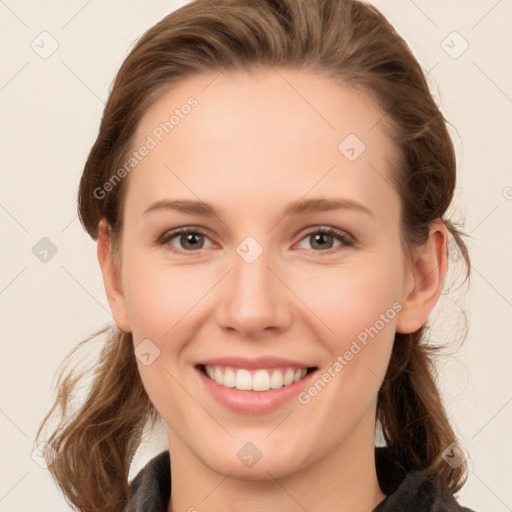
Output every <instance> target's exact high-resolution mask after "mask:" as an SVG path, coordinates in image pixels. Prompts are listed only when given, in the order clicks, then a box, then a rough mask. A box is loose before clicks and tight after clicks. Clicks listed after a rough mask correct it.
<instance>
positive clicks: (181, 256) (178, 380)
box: [98, 69, 447, 512]
mask: <svg viewBox="0 0 512 512" xmlns="http://www.w3.org/2000/svg"><path fill="white" fill-rule="evenodd" d="M285 78H286V80H285ZM297 91H299V92H300V94H298V92H297ZM190 96H194V97H195V98H197V100H198V106H197V107H196V108H195V109H193V110H192V111H191V113H190V114H188V115H187V116H186V117H185V118H184V119H181V120H180V123H179V125H177V126H176V127H175V128H174V129H173V131H172V132H171V133H170V134H169V135H168V136H166V137H164V138H163V140H162V141H161V142H160V143H159V144H158V145H157V147H156V148H154V149H152V150H151V151H150V152H149V154H148V155H147V156H146V157H145V158H144V159H143V160H142V161H141V162H140V163H139V164H138V165H137V167H136V168H135V169H134V170H133V171H132V172H131V174H130V175H129V178H128V179H129V182H128V187H127V193H126V196H125V203H124V205H125V215H124V219H123V237H122V243H121V248H120V258H121V260H120V261H121V263H120V265H119V266H118V268H116V267H115V265H114V263H113V260H112V254H111V251H110V249H111V245H110V239H109V237H108V233H107V230H106V224H105V223H104V222H103V221H102V223H101V224H100V227H101V235H100V237H99V240H98V259H99V262H100V266H101V269H102V273H103V278H104V284H105V289H106V293H107V297H108V300H109V303H110V307H111V310H112V314H113V316H114V318H115V320H116V323H117V325H118V327H119V328H120V329H122V330H124V331H131V332H132V334H133V338H134V346H135V347H137V346H138V345H139V344H140V343H141V342H142V341H143V340H145V339H150V340H151V342H152V343H154V344H155V345H156V346H157V347H158V348H159V350H160V355H159V357H157V358H156V359H155V360H154V361H153V362H152V363H151V364H150V365H148V366H145V365H143V364H141V363H140V362H138V365H139V371H140V375H141V377H142V380H143V384H144V387H145V389H146V390H147V393H148V395H149V397H150V399H151V401H152V402H153V404H154V405H155V407H156V409H157V411H158V412H159V414H160V415H161V416H162V418H163V419H164V421H165V423H166V425H167V433H168V442H169V447H170V452H171V461H172V475H173V476H172V497H171V501H170V503H169V508H168V510H169V511H175V512H178V511H180V512H181V511H187V510H198V511H200V512H203V511H204V512H206V511H216V510H224V511H228V512H229V511H235V510H237V511H238V510H244V511H246V512H256V511H258V512H259V511H265V512H268V511H271V510H276V511H277V510H279V511H287V512H296V511H303V510H304V509H306V510H308V512H316V511H320V510H322V511H325V510H337V511H341V512H348V511H351V512H354V511H361V512H366V511H370V510H372V509H373V508H374V507H375V506H376V505H377V504H378V503H379V502H380V501H381V500H382V499H384V497H385V495H384V494H383V493H382V491H381V490H380V488H379V485H378V480H377V476H376V472H375V464H374V433H375V407H376V397H377V393H378V390H379V387H380V385H381V383H382V379H383V377H384V375H385V372H386V368H387V365H388V362H389V358H390V355H391V349H392V345H393V339H394V334H395V332H396V331H398V332H404V333H405V332H412V331H415V330H417V329H419V328H420V327H421V326H422V325H423V324H424V322H425V321H426V319H427V317H428V315H429V313H430V312H431V311H432V309H433V308H434V306H435V303H436V302H437V299H438V297H439V294H440V292H441V289H442V283H443V279H444V275H445V272H446V237H447V232H446V228H445V226H444V225H443V224H442V223H441V222H440V221H438V222H434V223H433V224H432V226H431V228H430V235H429V238H428V241H427V243H426V244H425V245H424V246H422V247H416V248H413V249H414V250H413V252H412V256H411V257H409V255H408V254H407V255H406V254H405V253H404V251H403V248H402V245H401V239H400V230H399V218H400V217H399V215H400V198H399V196H398V194H397V192H396V190H395V189H394V188H393V187H392V186H391V185H390V183H391V180H392V178H391V176H392V174H391V173H392V172H393V169H392V162H393V160H394V158H395V157H396V149H395V147H394V146H393V144H392V141H391V140H390V139H389V138H388V135H387V133H386V131H385V128H384V123H378V121H379V120H380V119H382V117H383V116H384V113H383V112H382V111H381V110H380V108H379V107H378V106H377V105H376V103H375V102H374V101H373V99H372V98H371V97H370V96H369V95H368V94H366V93H364V92H360V91H356V90H354V89H350V88H348V87H347V86H345V85H341V84H339V83H336V82H334V81H332V80H331V79H329V78H326V77H322V76H319V75H316V74H314V73H313V72H310V71H306V70H301V71H298V70H280V71H279V72H277V71H276V70H273V69H259V70H253V71H251V72H250V73H246V72H232V73H230V74H225V73H223V74H217V73H216V74H205V75H198V76H194V77H191V78H187V79H186V80H185V81H182V82H181V83H179V84H177V85H173V87H171V88H169V89H168V90H167V91H166V92H165V94H164V95H163V96H162V97H160V98H159V99H158V100H157V101H156V102H155V103H154V104H153V105H152V106H151V107H150V108H149V110H148V111H147V112H146V113H145V115H144V117H143V119H142V120H141V122H140V124H139V126H138V128H137V134H136V138H135V140H134V143H133V147H134V148H138V147H140V146H141V145H142V144H143V143H144V140H145V139H146V137H147V136H148V134H151V132H152V130H153V129H154V128H155V126H157V125H158V124H159V123H160V122H162V121H163V120H165V119H167V118H168V117H169V113H172V111H173V110H174V109H175V108H179V107H180V106H181V105H182V104H183V103H185V102H186V100H187V98H189V97H190ZM305 99H306V100H307V101H305ZM377 123H378V124H377ZM351 133H352V134H356V135H357V136H358V137H359V139H361V140H362V141H363V142H364V144H365V146H366V150H365V151H364V152H363V153H362V154H361V155H360V156H359V157H358V158H357V159H356V160H355V161H353V162H350V161H349V160H348V159H347V158H345V156H344V155H343V154H342V153H341V152H340V151H339V150H338V145H339V144H340V142H341V141H342V140H343V139H344V138H345V137H346V136H347V135H348V134H351ZM164 164H165V165H164ZM379 175H380V176H379ZM334 197H338V198H344V199H349V200H352V201H356V202H358V203H360V204H362V205H363V206H365V207H366V208H368V209H369V210H370V211H371V213H370V214H369V213H365V212H363V211H358V210H356V209H347V208H345V209H339V210H332V211H323V212H315V213H301V214H296V215H288V216H285V217H283V216H282V214H281V211H282V209H283V207H284V206H285V205H286V204H288V203H289V202H291V201H294V200H298V199H309V198H334ZM178 198H179V199H189V200H199V198H200V200H202V201H204V202H206V203H209V204H211V205H212V206H213V207H214V208H215V211H216V216H213V217H205V216H201V215H198V214H187V213H181V212H176V211H173V210H159V211H154V212H152V213H149V214H144V213H143V212H144V211H145V210H146V209H147V208H148V207H149V206H150V205H151V204H153V203H154V202H155V201H158V200H162V199H178ZM184 226H193V227H197V228H199V227H200V228H202V229H203V230H204V231H206V234H207V236H206V237H205V238H202V237H200V236H199V240H198V241H197V240H196V241H195V242H194V241H193V243H195V244H196V247H201V243H203V247H202V248H199V249H194V248H192V249H190V246H187V245H186V239H185V241H184V240H183V238H182V239H181V243H180V237H179V236H175V237H174V238H172V240H170V241H168V242H167V245H166V246H156V245H155V244H154V242H155V241H156V240H157V239H158V238H159V237H160V236H161V235H162V234H163V233H165V232H166V231H170V230H171V229H174V228H179V227H184ZM325 227H335V228H338V229H340V230H343V231H345V232H346V233H348V234H350V236H351V237H352V238H353V239H355V241H356V243H355V244H354V245H352V246H351V245H345V244H344V243H343V242H341V241H339V240H338V239H336V238H329V237H328V239H327V241H326V244H325V245H324V246H322V247H325V249H324V248H322V247H320V248H319V246H318V245H315V239H314V237H312V236H310V235H314V234H315V233H318V231H320V232H322V230H321V229H320V228H325ZM249 235H250V236H252V237H253V238H254V239H255V240H256V241H257V242H258V244H259V245H260V246H261V247H262V248H263V253H262V254H261V255H260V256H259V257H258V258H257V259H256V260H255V261H254V262H252V263H250V264H249V263H247V262H246V261H245V260H244V259H242V258H241V257H240V256H239V255H238V254H237V252H236V248H237V246H238V245H239V244H240V242H242V240H244V238H245V237H247V236H249ZM183 243H185V245H183ZM193 247H194V246H193ZM172 249H174V250H176V251H181V253H174V252H172ZM187 251H188V252H187ZM326 252H330V254H325V253H326ZM394 303H395V304H397V303H398V304H400V306H401V311H400V312H399V313H398V314H397V315H396V316H395V317H394V318H393V319H392V320H390V321H389V322H388V323H386V324H385V326H384V328H382V329H381V330H380V331H379V332H378V334H377V335H376V336H374V337H373V338H372V339H371V340H370V341H369V343H368V344H367V345H366V346H365V347H364V348H363V349H362V350H361V351H360V352H359V353H358V354H357V355H356V356H355V357H354V358H353V359H352V360H351V361H350V362H349V363H348V364H347V365H346V366H345V367H344V368H343V370H342V371H341V372H339V373H338V374H337V375H336V377H335V378H333V379H332V381H331V382H330V383H328V385H326V386H325V388H324V389H323V390H322V391H321V392H320V393H319V394H318V395H317V396H316V397H314V398H313V399H312V400H311V401H310V402H309V403H308V404H306V405H302V404H300V403H299V402H298V401H297V400H294V399H293V400H290V401H289V402H287V403H285V404H284V405H282V406H281V407H280V408H279V409H278V410H277V411H274V412H272V413H266V414H259V415H251V414H241V413H235V412H233V411H231V410H228V409H227V408H226V407H224V406H223V405H221V404H219V403H217V402H216V401H214V399H213V398H212V397H211V395H210V394H209V393H208V392H207V391H206V390H205V388H204V386H203V383H202V382H201V381H200V378H199V377H198V375H197V371H196V370H195V369H194V365H195V364H196V363H197V362H198V361H199V360H201V359H206V358H211V357H221V356H234V355H241V356H245V357H249V358H255V357H259V356H262V355H271V356H276V357H286V358H293V359H296V360H298V361H302V362H308V363H309V364H310V365H311V366H317V367H318V368H319V373H322V372H323V371H326V370H327V368H329V367H331V366H332V364H333V362H334V361H335V360H336V358H337V357H338V356H339V355H340V354H344V353H345V352H346V350H347V349H348V348H349V347H350V344H351V342H352V340H354V339H355V338H356V337H357V335H358V334H359V333H360V332H362V331H364V329H365V328H366V327H369V326H372V325H374V324H375V322H376V320H378V319H379V315H381V314H383V313H385V312H386V311H387V310H388V309H389V308H391V307H392V305H393V304H394ZM247 442H251V443H253V444H254V445H255V446H256V447H257V448H258V449H259V451H260V452H261V453H262V458H261V459H260V460H259V461H258V462H257V463H256V464H255V465H254V466H252V467H246V466H245V465H244V464H242V463H241V462H240V460H239V459H238V457H237V452H238V451H239V450H240V449H241V448H242V447H243V446H244V445H245V444H246V443H247ZM226 475H228V476H226Z"/></svg>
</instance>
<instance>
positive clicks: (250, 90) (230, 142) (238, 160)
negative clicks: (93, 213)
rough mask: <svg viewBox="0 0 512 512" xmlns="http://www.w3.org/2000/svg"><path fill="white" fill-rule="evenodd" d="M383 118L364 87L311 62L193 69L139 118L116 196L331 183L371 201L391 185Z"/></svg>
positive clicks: (141, 199) (280, 190)
mask: <svg viewBox="0 0 512 512" xmlns="http://www.w3.org/2000/svg"><path fill="white" fill-rule="evenodd" d="M384 118H385V113H384V112H383V111H382V110H381V109H380V108H379V106H378V105H377V104H376V102H375V101H374V99H373V98H372V96H370V95H369V94H368V93H365V92H363V91H360V90H356V89H353V88H349V87H347V86H346V85H343V84H341V83H337V82H335V81H334V80H333V79H331V78H329V77H326V76H321V75H318V74H315V73H314V72H313V71H306V70H289V69H273V68H270V69H267V68H261V69H256V70H251V71H250V72H245V71H236V72H230V73H229V74H226V73H205V74H201V75H196V76H193V77H190V78H187V79H185V80H183V81H181V82H179V83H177V84H175V85H172V86H171V87H169V89H168V90H167V91H165V92H164V93H163V94H162V96H161V97H160V98H159V99H158V100H157V101H156V102H155V103H154V104H153V105H152V106H151V107H150V108H149V109H148V110H147V111H146V113H145V115H144V116H143V118H142V119H141V121H140V123H139V126H138V127H137V130H136V134H135V138H134V141H133V143H132V149H133V150H135V151H137V150H138V149H139V148H142V147H143V146H148V147H150V149H149V150H148V151H144V153H145V156H144V157H143V158H140V160H138V161H137V162H136V166H134V168H133V171H132V172H131V173H130V175H129V181H130V186H129V187H128V194H127V198H126V200H127V201H129V197H130V196H131V197H132V198H137V203H138V204H140V205H141V207H142V206H143V205H145V204H147V203H148V202H149V201H151V200H153V201H154V200H157V199H161V198H162V197H163V196H169V195H172V194H173V193H174V192H176V194H177V195H181V196H183V195H186V196H187V197H189V198H195V199H197V198H198V197H201V198H203V196H207V197H210V198H212V197H213V198H214V194H213V192H214V191H217V192H219V191H222V193H223V194H222V197H224V198H233V200H235V199H236V198H237V197H240V195H243V194H245V197H246V198H247V201H249V202H250V201H251V198H253V199H254V203H255V204H254V205H253V206H256V205H257V204H261V201H273V200H276V201H278V202H280V203H282V202H283V201H286V198H285V197H284V195H286V194H289V196H290V200H293V199H296V198H297V197H298V196H303V195H304V194H306V193H308V190H311V191H313V189H314V192H317V193H319V194H320V195H322V194H325V193H328V192H332V190H333V187H335V188H337V189H339V190H340V193H344V195H348V196H353V197H357V198H358V199H360V200H366V201H367V202H368V201H370V202H371V201H373V200H374V199H376V198H377V197H378V196H382V194H384V195H386V194H387V195H390V194H394V191H393V190H392V187H391V182H392V179H391V172H392V167H393V162H394V161H395V160H396V156H397V155H396V149H395V147H394V145H393V143H392V141H391V140H390V138H389V136H388V134H387V132H386V130H385V123H384V122H383V119H384ZM385 189H388V190H385ZM194 195H195V196H196V197H193V196H194ZM317 195H318V194H317ZM390 197H391V196H390Z"/></svg>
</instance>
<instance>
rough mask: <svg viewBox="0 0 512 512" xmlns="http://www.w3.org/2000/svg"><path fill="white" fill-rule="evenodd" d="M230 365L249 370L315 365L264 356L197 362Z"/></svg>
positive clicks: (222, 358)
mask: <svg viewBox="0 0 512 512" xmlns="http://www.w3.org/2000/svg"><path fill="white" fill-rule="evenodd" d="M201 365H207V366H229V367H231V368H246V369H248V370H252V369H257V368H281V367H290V368H312V367H313V365H311V364H305V363H301V362H300V361H294V360H292V359H284V358H281V357H270V356H263V357H258V358H255V359H248V358H246V357H213V358H210V359H204V360H202V361H199V362H198V363H197V366H201Z"/></svg>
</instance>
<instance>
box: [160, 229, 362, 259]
mask: <svg viewBox="0 0 512 512" xmlns="http://www.w3.org/2000/svg"><path fill="white" fill-rule="evenodd" d="M187 233H193V234H199V235H202V236H204V237H206V238H208V239H209V240H210V241H211V242H212V243H213V244H214V245H216V244H215V242H214V241H213V240H211V239H210V235H209V233H208V231H207V230H205V229H204V228H201V227H199V226H182V227H179V228H174V229H170V230H168V231H165V232H164V233H163V234H162V235H160V236H159V237H158V238H157V239H156V241H155V245H157V246H163V245H169V244H168V242H169V241H170V240H172V239H173V238H176V237H177V236H179V235H183V234H187ZM316 233H324V234H328V235H331V236H333V237H335V238H337V239H338V240H339V241H340V242H341V244H342V245H341V247H342V248H343V247H352V246H355V245H356V244H357V240H356V239H355V238H354V237H353V236H352V235H351V234H350V233H348V232H347V231H345V230H343V229H339V228H335V227H333V226H322V225H314V226H309V227H308V228H305V230H303V231H302V235H301V237H300V239H299V240H298V241H297V242H296V243H295V244H294V245H296V244H297V243H300V242H302V240H304V239H305V238H306V237H308V236H311V235H313V234H316ZM297 236H298V235H297ZM170 247H171V246H170V245H169V248H170ZM338 247H340V246H338ZM201 249H203V248H201ZM201 249H197V250H191V251H186V250H182V249H174V248H170V249H169V250H170V251H171V252H173V253H175V254H197V253H199V252H200V251H201ZM305 250H306V251H309V252H310V253H311V252H312V253H314V254H320V255H329V254H333V253H337V252H339V249H337V248H336V247H333V248H331V249H326V250H323V251H319V250H315V249H305Z"/></svg>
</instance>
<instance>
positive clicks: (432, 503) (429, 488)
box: [126, 447, 474, 512]
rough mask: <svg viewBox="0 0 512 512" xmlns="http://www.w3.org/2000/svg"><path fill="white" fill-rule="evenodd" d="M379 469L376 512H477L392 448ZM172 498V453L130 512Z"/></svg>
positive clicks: (133, 489)
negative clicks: (400, 458) (382, 496)
mask: <svg viewBox="0 0 512 512" xmlns="http://www.w3.org/2000/svg"><path fill="white" fill-rule="evenodd" d="M375 468H376V472H377V478H378V480H379V485H380V488H381V490H382V492H383V493H384V494H386V496H387V497H386V498H385V499H384V500H383V501H381V502H380V503H379V504H378V505H377V507H376V508H375V509H374V510H373V512H411V511H414V512H474V511H472V510H470V509H468V508H463V507H461V506H460V505H459V504H458V503H457V501H456V500H455V498H454V496H453V494H452V493H451V492H450V491H448V490H444V491H443V490H441V489H440V488H439V486H438V485H436V482H435V480H434V479H433V478H432V477H431V476H429V475H428V474H426V473H424V472H416V473H408V472H407V471H406V470H405V469H404V468H403V466H401V465H400V464H399V463H397V462H396V461H395V460H394V459H393V458H392V457H391V455H390V452H389V450H388V448H386V447H376V448H375ZM170 496H171V465H170V456H169V451H168V450H166V451H164V452H162V453H160V454H159V455H157V456H156V457H153V458H152V459H151V460H150V461H149V462H148V463H147V464H146V466H145V467H144V468H142V469H141V470H140V471H139V473H138V474H137V476H136V477H135V478H134V479H133V481H132V482H131V484H130V499H129V503H128V507H127V509H126V512H167V506H168V503H169V498H170Z"/></svg>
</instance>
